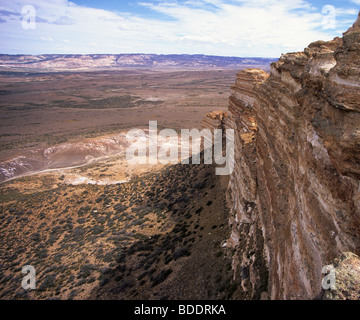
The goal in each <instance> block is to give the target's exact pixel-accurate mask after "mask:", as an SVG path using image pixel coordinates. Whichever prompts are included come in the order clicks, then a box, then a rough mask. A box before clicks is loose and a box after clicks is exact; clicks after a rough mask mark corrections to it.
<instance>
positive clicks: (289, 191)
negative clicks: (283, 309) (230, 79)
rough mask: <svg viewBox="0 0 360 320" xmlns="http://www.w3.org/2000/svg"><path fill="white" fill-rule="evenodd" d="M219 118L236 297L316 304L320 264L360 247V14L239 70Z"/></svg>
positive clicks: (319, 282)
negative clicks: (334, 34) (228, 131)
mask: <svg viewBox="0 0 360 320" xmlns="http://www.w3.org/2000/svg"><path fill="white" fill-rule="evenodd" d="M223 121H224V122H225V127H227V128H232V129H234V130H235V170H234V172H233V173H232V175H231V176H230V180H229V186H228V191H227V200H228V203H229V206H230V207H231V213H232V214H231V217H230V226H231V228H232V233H231V237H230V239H229V240H228V242H227V246H228V247H232V248H234V252H235V253H234V255H233V263H232V267H233V271H234V278H235V279H238V282H239V283H240V284H241V288H242V291H243V293H242V296H241V297H242V298H249V299H251V298H252V299H254V298H255V299H256V298H260V297H261V296H263V297H265V295H267V294H268V295H269V296H270V298H272V299H309V298H314V297H315V296H316V295H317V294H318V293H319V292H320V290H321V280H322V278H323V277H324V274H322V273H321V272H322V268H323V267H324V266H325V265H328V264H330V263H331V261H332V260H333V259H334V258H336V257H338V256H339V255H340V254H341V252H344V251H351V252H355V253H357V254H359V250H360V184H359V178H360V15H359V18H358V20H357V21H356V22H355V24H354V26H353V27H352V28H350V29H349V30H348V31H347V32H346V33H344V35H343V38H335V39H334V40H333V41H329V42H323V41H318V42H314V43H312V44H310V45H309V46H308V47H307V48H306V49H305V50H304V52H299V53H289V54H285V55H282V56H281V58H280V59H279V61H278V62H275V63H273V64H272V65H271V73H270V75H268V74H267V73H265V72H264V71H262V70H260V69H247V70H243V71H240V72H239V73H238V74H237V80H236V83H235V85H234V86H233V87H232V95H231V97H230V106H229V110H228V116H227V117H225V120H223ZM204 123H205V125H206V121H204Z"/></svg>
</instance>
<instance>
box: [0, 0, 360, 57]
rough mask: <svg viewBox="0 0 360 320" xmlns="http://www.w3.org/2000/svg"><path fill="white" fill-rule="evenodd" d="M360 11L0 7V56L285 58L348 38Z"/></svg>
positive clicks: (280, 1)
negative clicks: (317, 43)
mask: <svg viewBox="0 0 360 320" xmlns="http://www.w3.org/2000/svg"><path fill="white" fill-rule="evenodd" d="M25 6H27V7H25ZM24 7H25V8H24ZM359 9H360V0H348V1H339V0H338V1H335V0H328V1H320V0H316V1H305V0H225V1H223V0H140V1H126V0H125V1H115V0H102V1H99V0H73V1H69V0H34V1H31V0H1V1H0V53H8V54H49V53H59V54H70V53H74V54H95V53H114V54H117V53H158V54H209V55H224V56H238V57H278V56H280V55H281V53H286V52H293V51H301V50H303V49H304V47H306V46H307V45H308V44H309V43H310V42H313V41H316V40H320V39H322V40H330V39H332V38H334V37H336V36H341V35H342V33H343V32H344V31H346V30H347V29H348V28H349V27H350V26H351V25H352V23H353V22H354V21H355V20H356V17H357V15H358V12H359Z"/></svg>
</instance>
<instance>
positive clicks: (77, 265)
mask: <svg viewBox="0 0 360 320" xmlns="http://www.w3.org/2000/svg"><path fill="white" fill-rule="evenodd" d="M264 67H266V66H264ZM237 71H238V70H226V69H225V70H201V71H184V70H170V71H169V70H167V71H164V70H161V71H160V70H156V71H154V70H140V71H139V70H122V71H92V72H55V73H17V72H3V73H2V74H1V75H0V93H1V96H0V99H1V120H0V121H1V122H0V136H1V140H0V145H1V152H0V160H1V164H2V181H5V182H3V183H1V185H0V190H1V196H0V215H1V219H0V223H1V237H0V238H1V240H0V241H1V243H0V245H1V249H0V261H1V266H2V268H1V273H0V284H1V285H0V297H1V298H2V299H14V298H15V299H87V298H94V299H105V298H111V299H129V298H131V299H137V298H143V299H148V298H150V299H160V298H161V299H168V298H171V299H191V298H192V299H211V298H212V299H215V298H230V297H231V296H232V295H233V294H234V293H235V291H236V288H237V286H236V284H234V283H232V280H231V274H232V273H231V271H230V270H231V264H230V257H231V254H230V253H229V252H228V253H227V251H226V249H222V241H223V240H224V239H226V238H227V237H228V235H229V228H228V226H227V216H228V213H227V209H226V205H225V198H224V188H225V186H226V183H227V181H226V178H220V177H216V176H215V174H214V173H215V169H214V167H213V166H204V165H189V166H181V165H166V166H163V165H152V166H149V165H133V166H132V165H129V164H128V163H127V162H126V159H125V157H124V153H123V151H124V149H121V148H120V149H116V148H115V149H111V147H109V141H115V142H117V141H118V140H116V139H117V138H118V137H119V135H120V136H121V135H123V134H125V133H126V132H127V130H129V129H132V128H146V127H147V126H148V124H149V121H150V120H156V121H158V128H159V129H161V128H172V129H175V130H179V129H182V128H184V129H186V128H189V129H192V128H200V127H201V120H202V118H203V116H204V114H206V113H207V112H210V111H213V110H224V111H225V110H226V109H227V106H228V97H229V94H230V86H231V85H232V84H233V83H234V79H235V75H236V72H237ZM121 137H122V136H121ZM114 139H115V140H114ZM84 146H88V148H87V149H86V148H85V150H83V148H84ZM62 147H63V148H64V149H65V150H66V151H64V152H63V151H59V150H63V149H61V148H62ZM99 149H100V150H101V152H99ZM49 150H51V151H49ZM54 150H57V151H56V152H55V151H54ZM79 150H80V151H79ZM120 151H122V152H120ZM44 153H45V154H48V153H52V154H53V156H52V158H47V157H44ZM107 153H108V154H107ZM89 155H91V159H92V160H93V161H91V162H89V163H88V162H86V161H84V159H88V157H89ZM30 158H31V159H32V162H31V161H28V159H30ZM14 159H15V160H14ZM19 159H20V160H19ZM34 159H35V160H34ZM14 161H15V162H14ZM50 162H51V164H50ZM14 164H15V167H16V166H18V167H17V169H16V170H15V169H14V170H15V171H14V170H13V168H11V166H12V165H14ZM77 165H79V166H77ZM69 167H70V168H69ZM49 168H50V169H54V168H55V170H47V169H49ZM5 171H6V172H5ZM4 172H5V173H7V174H8V173H9V172H10V174H13V176H12V177H11V176H10V177H9V176H6V174H4ZM14 172H15V174H14ZM29 173H31V174H29ZM17 176H20V177H17ZM6 180H9V181H6ZM227 256H228V257H227ZM29 264H30V265H33V266H35V268H36V272H37V289H36V290H32V291H25V290H23V289H22V287H21V281H22V277H23V275H22V273H21V270H22V267H23V266H24V265H29ZM194 268H196V270H198V271H197V272H196V273H194Z"/></svg>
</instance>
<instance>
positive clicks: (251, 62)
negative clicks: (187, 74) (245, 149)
mask: <svg viewBox="0 0 360 320" xmlns="http://www.w3.org/2000/svg"><path fill="white" fill-rule="evenodd" d="M275 60H276V59H273V58H239V57H222V56H209V55H187V54H178V55H175V54H172V55H157V54H89V55H76V54H66V55H63V54H45V55H7V54H2V55H0V71H20V72H21V71H26V72H29V71H30V72H31V71H37V72H49V71H50V72H51V71H52V72H54V71H92V70H121V69H128V68H135V69H137V68H141V69H146V68H151V69H154V68H155V69H165V70H166V69H170V70H171V69H184V70H189V69H192V70H193V69H196V70H198V69H200V70H209V69H243V68H257V67H262V68H265V69H269V66H270V63H271V62H273V61H275Z"/></svg>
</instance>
